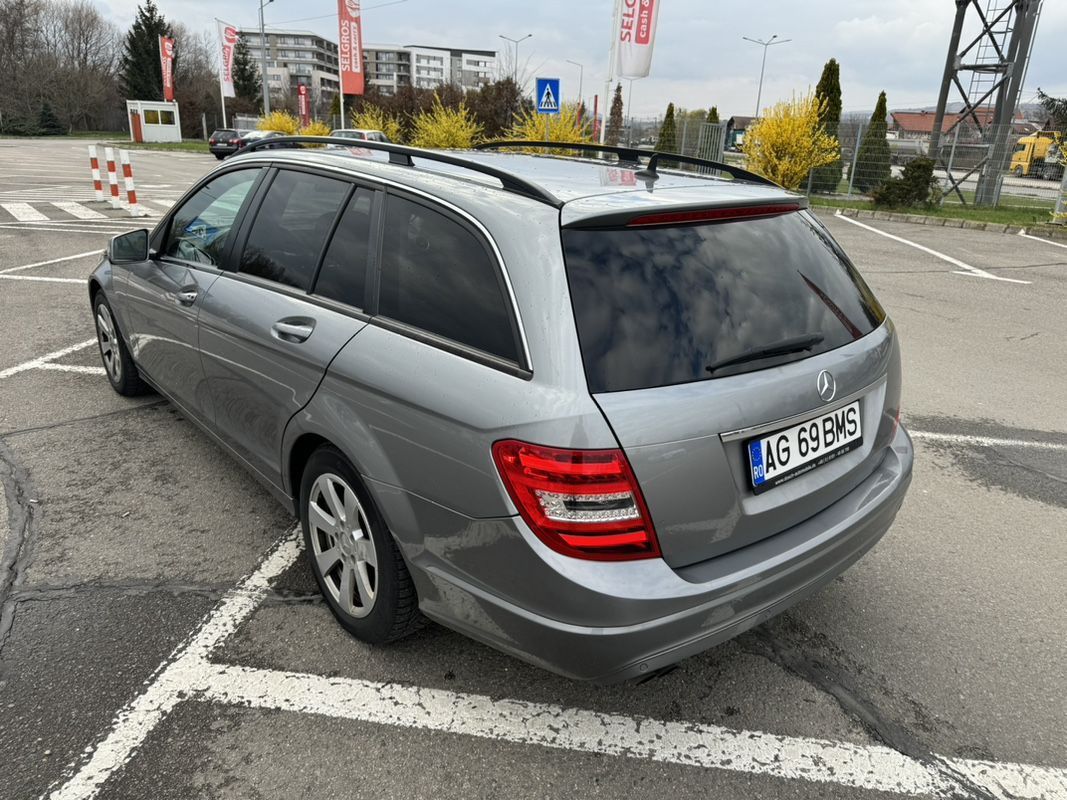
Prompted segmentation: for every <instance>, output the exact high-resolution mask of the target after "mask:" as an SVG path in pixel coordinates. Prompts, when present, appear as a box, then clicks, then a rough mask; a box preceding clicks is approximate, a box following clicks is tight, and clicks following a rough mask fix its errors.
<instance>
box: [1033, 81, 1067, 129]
mask: <svg viewBox="0 0 1067 800" xmlns="http://www.w3.org/2000/svg"><path fill="white" fill-rule="evenodd" d="M1037 99H1038V102H1040V103H1041V107H1042V108H1044V109H1045V111H1046V112H1047V113H1048V115H1049V122H1050V123H1051V127H1052V129H1053V130H1060V131H1062V130H1067V97H1051V96H1049V95H1047V94H1045V93H1044V92H1043V91H1041V90H1040V89H1038V90H1037Z"/></svg>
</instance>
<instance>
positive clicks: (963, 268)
mask: <svg viewBox="0 0 1067 800" xmlns="http://www.w3.org/2000/svg"><path fill="white" fill-rule="evenodd" d="M834 216H835V217H837V218H838V219H840V220H844V221H845V222H847V223H849V224H850V225H858V226H859V227H861V228H864V229H865V230H868V231H871V232H872V233H877V234H878V235H879V236H884V237H886V238H887V239H892V240H893V241H894V242H900V243H901V244H906V245H907V246H908V247H914V248H915V249H916V250H922V251H923V252H924V253H929V254H930V255H932V256H934V257H935V258H940V259H941V260H942V261H947V262H948V263H949V264H951V265H952V266H954V267H959V268H960V270H959V271H957V270H953V273H955V274H956V275H970V276H971V277H973V278H986V279H988V280H991V281H1004V282H1005V283H1026V284H1028V283H1030V281H1021V280H1019V279H1017V278H1002V277H1000V276H999V275H994V274H993V273H992V272H986V271H985V270H984V269H979V268H978V267H972V266H971V265H970V264H965V263H964V262H962V261H960V260H959V259H958V258H953V257H952V256H947V255H945V254H944V253H940V252H938V251H937V250H934V249H932V248H929V247H927V246H926V245H921V244H919V243H918V242H913V241H911V240H910V239H905V238H904V237H903V236H894V235H893V234H892V233H886V232H885V231H883V230H879V229H878V228H875V227H872V226H871V225H865V224H864V223H862V222H859V221H858V220H854V219H852V218H851V217H846V216H844V215H843V214H842V213H841V212H840V211H837V212H835V213H834Z"/></svg>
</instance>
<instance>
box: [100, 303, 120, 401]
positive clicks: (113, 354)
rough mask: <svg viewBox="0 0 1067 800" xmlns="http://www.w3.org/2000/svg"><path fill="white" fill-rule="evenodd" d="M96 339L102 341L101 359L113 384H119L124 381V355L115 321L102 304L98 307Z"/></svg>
mask: <svg viewBox="0 0 1067 800" xmlns="http://www.w3.org/2000/svg"><path fill="white" fill-rule="evenodd" d="M96 338H97V339H98V340H99V341H100V358H101V359H103V362H104V369H106V370H107V374H108V377H109V378H111V382H112V383H115V384H118V383H119V381H121V380H122V354H121V353H120V352H119V341H118V335H117V334H116V333H115V321H114V320H113V319H112V318H111V311H110V309H108V307H107V306H106V305H105V304H103V303H101V304H100V305H98V306H97V307H96Z"/></svg>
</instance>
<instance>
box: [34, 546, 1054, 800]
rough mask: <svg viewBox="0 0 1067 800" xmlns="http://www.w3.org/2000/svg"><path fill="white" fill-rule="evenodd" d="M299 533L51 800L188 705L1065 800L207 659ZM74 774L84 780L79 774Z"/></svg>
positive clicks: (1004, 780) (552, 711)
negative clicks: (176, 709) (185, 702)
mask: <svg viewBox="0 0 1067 800" xmlns="http://www.w3.org/2000/svg"><path fill="white" fill-rule="evenodd" d="M300 551H301V540H300V538H299V536H298V533H297V531H296V530H294V531H292V532H290V534H289V535H287V536H285V537H284V538H282V539H281V540H280V541H279V543H278V544H277V545H276V546H275V547H274V548H273V550H272V551H271V552H270V553H269V554H268V556H267V558H266V559H265V560H264V562H263V563H262V564H261V565H260V567H259V568H258V569H257V570H256V571H255V572H254V573H252V575H251V576H249V577H248V578H247V579H246V580H244V581H242V582H241V583H240V584H239V585H238V586H237V587H236V588H235V589H234V590H232V591H230V592H229V593H227V595H226V596H225V597H224V598H223V599H222V601H221V602H220V603H219V604H218V605H217V606H216V607H215V608H214V610H212V611H211V612H210V613H209V614H208V615H207V617H206V618H205V620H204V622H203V623H202V624H201V625H200V627H199V628H198V629H197V630H196V631H195V632H194V633H193V634H192V636H191V637H190V638H189V639H188V640H186V642H185V643H184V644H182V645H180V646H179V647H178V648H177V649H175V651H174V653H172V655H171V657H170V659H168V661H166V662H164V663H163V665H161V667H160V668H159V669H158V670H157V672H156V673H155V675H154V676H153V678H152V679H151V680H150V681H149V683H148V688H147V689H145V691H144V692H143V693H142V694H141V695H140V696H139V697H137V698H136V699H134V700H133V701H132V702H131V703H129V704H128V705H126V706H125V707H124V708H123V709H122V710H121V711H120V712H119V713H118V714H117V715H116V717H115V719H114V721H113V723H112V726H111V728H110V729H109V731H108V733H107V734H106V736H105V737H104V738H103V740H102V741H101V742H100V743H99V744H98V745H97V746H96V748H95V749H93V751H92V754H91V755H90V756H89V758H88V760H87V761H86V762H85V763H84V764H82V765H81V767H80V768H78V767H77V764H72V765H70V766H69V767H68V772H67V774H69V775H70V778H69V779H68V780H67V781H66V782H65V783H63V784H62V785H60V786H58V787H57V788H55V789H54V790H53V791H52V793H51V794H50V795H49V800H89V798H93V797H95V796H96V795H97V794H98V793H99V792H100V791H101V788H102V787H103V784H104V782H105V781H106V780H107V779H108V778H109V777H110V776H111V775H113V774H114V773H115V772H116V771H117V770H119V769H120V768H121V767H123V766H124V765H125V764H127V763H128V762H129V760H130V759H131V758H132V757H133V756H134V754H135V753H136V751H137V749H138V748H139V747H140V746H141V745H142V743H143V742H144V741H145V739H146V738H147V737H148V736H149V735H150V734H151V732H152V730H153V729H154V728H155V727H156V725H158V724H159V723H160V722H161V721H162V720H163V718H164V717H165V716H166V715H167V714H168V713H169V712H170V711H171V710H172V709H174V707H175V706H177V704H178V703H179V702H181V701H182V700H186V699H189V700H205V701H214V702H222V703H227V704H235V705H239V706H241V707H248V706H252V707H256V708H264V709H271V710H280V711H290V712H298V713H306V714H318V715H322V716H329V717H335V718H342V719H352V720H360V721H365V722H373V723H376V724H381V725H394V726H400V727H408V728H419V729H424V730H434V731H442V732H447V733H454V734H464V735H467V736H475V737H478V738H483V739H490V740H501V741H506V742H513V743H518V744H529V745H540V746H542V747H552V748H557V749H561V750H574V751H579V752H586V753H600V754H604V755H611V756H621V757H627V758H637V759H647V760H651V761H658V762H661V763H670V764H683V765H687V766H695V767H705V768H710V769H721V770H728V771H733V772H741V773H746V774H750V775H760V776H768V777H774V778H779V779H784V780H804V781H809V782H814V783H823V784H837V785H839V786H846V787H849V788H855V789H869V790H877V791H883V792H891V793H895V794H904V795H923V796H934V797H946V798H947V797H954V796H959V795H960V794H962V793H966V792H965V791H964V790H965V789H969V788H970V787H971V786H974V785H977V786H979V787H981V788H982V789H985V790H986V791H987V792H988V793H989V796H991V797H996V798H1005V799H1006V798H1034V799H1035V800H1036V799H1037V798H1063V797H1067V770H1063V769H1056V768H1052V767H1041V766H1034V765H1029V764H1016V763H1006V762H992V761H974V760H969V759H957V758H938V757H934V758H933V759H931V761H930V762H929V763H924V762H922V761H919V760H917V759H914V758H911V757H909V756H906V755H904V754H903V753H900V752H898V751H896V750H893V749H892V748H889V747H884V746H881V745H859V744H852V743H849V742H838V741H830V740H826V739H815V738H809V737H797V736H777V735H774V734H768V733H761V732H758V731H743V730H732V729H729V728H723V727H720V726H716V725H702V724H695V723H690V722H670V721H663V720H656V719H649V718H645V717H632V716H626V715H622V714H605V713H600V712H597V711H593V710H590V709H580V708H564V707H562V706H557V705H552V704H548V703H533V702H527V701H521V700H510V699H493V698H490V697H486V696H484V695H478V694H471V693H464V692H452V691H448V690H444V689H430V688H421V687H416V686H402V685H399V684H394V683H379V682H376V681H364V680H357V679H353V678H328V677H325V676H321V675H310V674H306V673H296V672H285V671H281V670H265V669H255V668H251V667H243V666H239V665H232V664H217V663H212V662H211V661H210V660H209V657H210V655H211V653H212V652H213V651H214V650H215V649H217V648H218V647H219V645H220V644H222V643H223V642H224V641H225V640H226V639H227V638H229V637H230V636H231V635H232V634H233V633H234V632H235V631H236V630H237V628H238V627H239V626H240V625H241V623H243V622H244V621H245V620H246V619H247V618H248V617H249V616H250V615H251V614H252V612H253V611H255V609H256V608H257V607H258V606H259V604H260V603H261V602H262V601H263V598H264V597H265V595H266V593H267V590H268V587H269V583H270V580H271V579H272V578H274V577H275V576H277V575H279V574H281V573H282V572H283V571H284V570H286V569H287V568H288V567H289V566H290V565H291V564H293V563H294V562H295V561H296V559H297V558H298V557H299V555H300ZM75 770H76V771H75Z"/></svg>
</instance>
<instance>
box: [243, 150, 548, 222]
mask: <svg viewBox="0 0 1067 800" xmlns="http://www.w3.org/2000/svg"><path fill="white" fill-rule="evenodd" d="M288 144H319V145H324V144H334V145H340V146H341V147H344V148H352V147H359V148H363V149H366V150H381V151H383V152H386V153H388V154H389V163H390V164H397V165H400V166H404V167H413V166H415V164H414V162H413V161H412V159H413V158H424V159H426V160H427V161H439V162H441V163H442V164H451V165H452V166H455V167H462V168H464V169H469V170H471V171H473V172H480V173H482V174H483V175H489V176H490V177H493V178H496V179H497V180H498V181H500V185H501V186H502V187H503V189H504V190H505V191H508V192H513V193H514V194H521V195H523V196H524V197H529V198H531V199H533V200H537V201H539V202H542V203H547V204H548V205H550V206H553V207H554V208H560V207H561V206H562V205H563V202H562V201H561V200H560V199H559V198H558V197H556V196H555V195H554V194H552V193H551V192H548V191H546V190H545V189H544V188H542V187H540V186H538V185H537V184H536V183H531V182H530V181H528V180H525V179H524V178H520V177H518V176H517V175H513V174H512V173H510V172H507V171H506V170H502V169H497V168H496V167H493V166H489V165H488V164H482V163H480V162H478V161H473V160H471V159H468V158H463V157H461V156H454V155H451V154H449V153H439V152H437V151H435V150H423V149H422V148H421V147H408V146H406V145H402V144H393V143H391V142H371V141H366V140H364V139H345V138H342V137H340V136H273V137H270V138H264V139H259V140H257V141H254V142H251V143H250V144H247V145H245V146H244V147H242V148H241V149H240V150H238V151H237V153H235V154H234V155H237V154H238V153H252V152H255V151H256V150H264V149H273V148H275V147H278V146H279V145H288Z"/></svg>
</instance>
